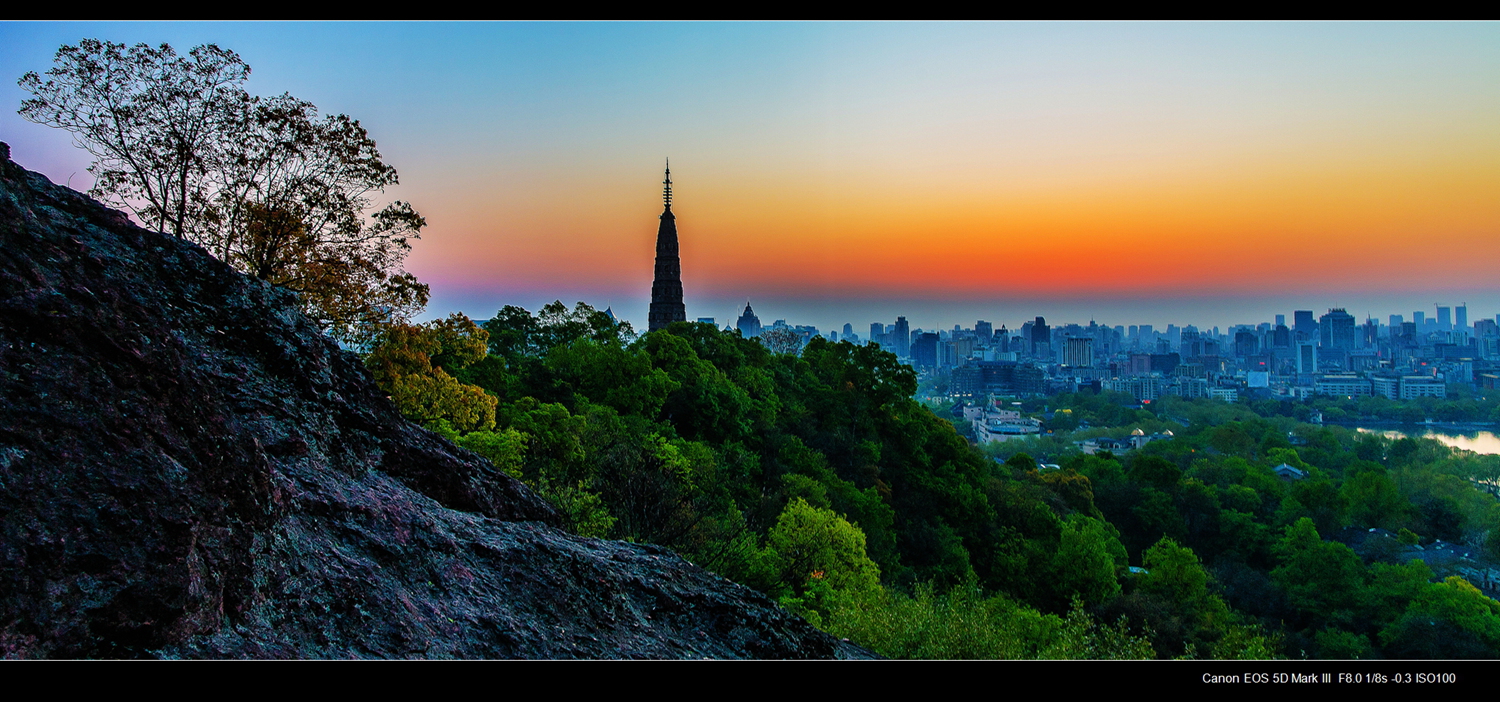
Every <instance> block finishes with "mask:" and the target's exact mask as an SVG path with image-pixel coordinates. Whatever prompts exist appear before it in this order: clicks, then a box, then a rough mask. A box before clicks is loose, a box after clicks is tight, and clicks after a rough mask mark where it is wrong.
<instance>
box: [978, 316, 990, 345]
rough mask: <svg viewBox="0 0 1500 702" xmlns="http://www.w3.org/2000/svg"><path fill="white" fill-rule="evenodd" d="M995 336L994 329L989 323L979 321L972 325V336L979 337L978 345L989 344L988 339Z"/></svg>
mask: <svg viewBox="0 0 1500 702" xmlns="http://www.w3.org/2000/svg"><path fill="white" fill-rule="evenodd" d="M994 335H995V327H994V326H993V325H991V324H990V323H989V322H986V321H984V320H982V319H981V320H979V321H977V322H975V323H974V336H977V337H979V341H980V343H983V344H989V343H990V337H992V336H994Z"/></svg>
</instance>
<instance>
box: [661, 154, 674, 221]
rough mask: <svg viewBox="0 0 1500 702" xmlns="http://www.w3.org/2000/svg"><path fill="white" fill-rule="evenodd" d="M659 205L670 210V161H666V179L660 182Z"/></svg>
mask: <svg viewBox="0 0 1500 702" xmlns="http://www.w3.org/2000/svg"><path fill="white" fill-rule="evenodd" d="M661 185H662V190H661V203H662V204H663V205H666V206H667V209H672V159H670V158H669V159H667V179H666V180H663V181H662V182H661Z"/></svg>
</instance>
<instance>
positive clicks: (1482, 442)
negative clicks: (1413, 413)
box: [1355, 427, 1500, 454]
mask: <svg viewBox="0 0 1500 702" xmlns="http://www.w3.org/2000/svg"><path fill="white" fill-rule="evenodd" d="M1355 430H1356V431H1362V432H1365V433H1366V434H1380V435H1381V436H1385V437H1387V438H1391V439H1405V438H1427V439H1437V440H1438V441H1441V442H1443V444H1444V445H1447V446H1452V447H1453V448H1461V449H1465V450H1468V451H1473V452H1474V453H1489V454H1500V436H1496V435H1495V432H1492V431H1465V430H1461V429H1446V428H1439V429H1433V428H1431V427H1412V428H1411V429H1410V430H1408V431H1402V430H1394V429H1387V428H1384V427H1379V428H1375V427H1355Z"/></svg>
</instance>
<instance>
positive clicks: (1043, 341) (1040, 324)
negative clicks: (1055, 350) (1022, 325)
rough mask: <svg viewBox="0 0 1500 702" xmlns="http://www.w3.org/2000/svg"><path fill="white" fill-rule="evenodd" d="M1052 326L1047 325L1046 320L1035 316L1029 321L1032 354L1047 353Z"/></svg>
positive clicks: (1049, 346)
mask: <svg viewBox="0 0 1500 702" xmlns="http://www.w3.org/2000/svg"><path fill="white" fill-rule="evenodd" d="M1051 342H1052V328H1051V327H1048V326H1047V320H1046V319H1043V318H1042V317H1037V318H1036V321H1034V322H1032V323H1031V353H1032V354H1033V355H1035V354H1038V353H1041V354H1045V353H1047V352H1048V351H1049V350H1050V349H1051V348H1052V345H1051Z"/></svg>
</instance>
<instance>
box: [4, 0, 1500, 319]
mask: <svg viewBox="0 0 1500 702" xmlns="http://www.w3.org/2000/svg"><path fill="white" fill-rule="evenodd" d="M84 37H96V38H100V39H104V40H108V41H117V42H126V43H135V42H142V41H144V42H148V43H153V44H156V43H162V42H167V43H171V44H172V45H173V46H174V47H175V48H177V49H178V50H179V51H186V50H188V49H190V48H192V47H193V46H195V45H197V44H200V43H207V42H215V43H218V44H219V45H221V46H223V47H225V48H228V49H232V50H234V51H237V52H239V53H240V55H241V56H242V57H244V59H245V60H246V62H247V63H249V64H250V65H251V67H252V68H253V69H254V73H253V74H252V77H251V81H250V84H249V87H250V89H251V91H252V92H254V93H257V94H261V95H276V94H280V93H282V92H289V93H291V94H293V95H295V96H297V97H299V98H302V99H306V100H310V101H312V102H313V103H315V104H317V105H318V106H319V107H320V108H321V109H322V110H323V111H324V112H342V113H347V114H349V115H351V116H353V117H355V118H357V119H359V120H361V123H362V124H363V125H365V126H366V127H367V128H369V129H370V132H371V134H372V136H374V137H375V138H376V140H377V141H378V142H379V144H380V148H381V151H382V153H383V154H384V155H385V157H386V160H387V161H388V162H389V163H391V164H392V165H394V166H395V167H396V168H397V169H398V170H399V171H400V174H401V179H402V185H400V186H398V187H397V188H395V189H393V190H392V191H390V192H389V193H388V196H389V197H390V198H400V199H404V200H409V201H411V202H412V203H413V204H414V206H415V207H416V208H417V210H418V211H420V212H421V213H422V214H423V215H424V216H426V217H427V219H428V221H429V227H428V229H427V230H426V231H425V232H424V234H423V239H422V240H421V241H420V242H417V243H416V247H415V248H414V250H413V252H412V254H411V257H410V258H409V259H408V268H409V270H411V271H412V272H413V273H415V274H417V275H418V277H420V278H421V279H422V280H424V281H426V282H428V283H429V284H431V285H432V290H433V300H432V304H431V305H430V306H429V308H428V311H427V314H426V315H425V316H424V318H432V317H439V316H445V315H446V314H447V313H449V312H452V311H463V312H465V313H467V314H469V315H470V316H473V317H476V318H485V317H488V316H490V315H492V314H494V312H495V311H496V310H498V309H499V307H500V306H502V305H505V304H516V305H520V306H524V307H527V308H529V309H536V308H537V307H539V306H540V305H541V304H544V303H545V302H550V301H551V300H553V299H560V300H562V301H563V302H565V303H567V304H570V305H571V304H572V303H573V302H576V301H579V300H582V301H587V302H589V303H590V304H593V305H596V306H598V307H600V308H601V309H602V308H604V307H611V308H612V309H613V310H614V311H615V312H616V313H617V314H619V315H620V316H621V317H622V318H624V319H628V320H630V321H632V323H633V324H634V325H635V326H636V328H637V329H640V330H644V329H645V328H646V326H647V325H646V316H647V315H646V308H647V306H648V304H649V302H650V289H651V270H652V266H651V259H652V255H653V245H652V242H653V239H654V234H655V231H656V228H657V224H658V220H657V215H658V214H659V210H658V209H656V208H657V207H658V205H657V203H656V198H658V197H660V190H659V188H660V186H659V184H658V183H659V179H660V175H659V173H660V170H659V169H660V168H661V159H662V158H663V157H666V156H671V157H672V158H673V160H674V162H675V164H676V165H677V172H676V173H674V180H675V181H676V185H675V189H676V191H677V197H678V200H677V207H676V208H675V209H677V211H678V215H679V217H680V221H681V224H680V235H681V258H682V284H683V287H684V293H685V302H686V310H687V317H688V318H689V319H696V318H698V317H714V318H715V319H716V321H717V322H718V323H719V325H720V326H721V327H722V326H725V325H726V324H729V323H732V321H733V319H734V315H737V314H738V312H739V309H740V308H742V307H743V304H744V302H745V300H747V299H748V300H749V301H751V302H752V303H753V304H755V305H756V310H757V312H758V313H759V314H760V315H761V318H762V319H763V320H764V321H765V322H766V323H770V322H771V321H772V320H774V319H778V318H784V319H786V320H787V321H788V322H789V323H792V324H809V325H812V326H817V327H818V328H820V329H823V330H825V331H826V330H837V329H840V328H841V327H842V325H843V324H844V323H851V324H853V326H854V328H855V329H856V330H859V329H862V328H864V327H866V326H868V324H869V323H870V322H873V321H882V322H885V323H887V324H889V323H893V322H894V320H895V318H896V317H897V316H905V317H906V318H907V319H908V320H910V322H911V324H912V326H913V328H917V327H920V328H924V329H941V328H951V327H952V326H953V325H954V324H961V325H963V326H965V327H967V326H972V325H973V323H974V322H975V320H978V319H984V320H988V321H991V322H992V323H994V324H995V325H996V326H997V327H998V325H1000V324H1002V323H1004V324H1007V325H1011V326H1013V327H1014V326H1017V325H1019V324H1020V323H1021V322H1024V321H1025V320H1028V319H1031V318H1033V317H1035V316H1038V315H1041V316H1045V317H1046V318H1047V319H1048V320H1049V321H1055V322H1057V323H1069V322H1073V323H1080V324H1087V322H1088V321H1089V319H1091V318H1092V319H1096V320H1098V321H1099V322H1100V323H1107V324H1109V325H1111V326H1114V325H1133V324H1153V325H1157V326H1158V328H1163V327H1164V326H1165V325H1166V324H1168V323H1174V324H1178V325H1179V326H1182V325H1186V324H1195V325H1197V326H1199V327H1205V328H1207V327H1212V326H1220V327H1221V328H1227V327H1228V326H1229V325H1232V324H1240V323H1258V322H1262V321H1269V320H1270V319H1272V318H1273V317H1274V315H1275V314H1286V315H1290V313H1291V312H1292V311H1293V310H1297V309H1310V310H1313V311H1315V313H1317V314H1322V313H1323V312H1325V311H1326V310H1328V309H1330V308H1334V307H1342V308H1346V309H1348V310H1349V312H1350V313H1351V314H1353V315H1354V316H1355V317H1356V318H1358V319H1360V320H1361V321H1362V320H1363V319H1364V318H1365V316H1366V315H1367V314H1369V315H1374V316H1376V317H1377V318H1378V319H1380V320H1382V322H1383V321H1384V320H1385V318H1386V317H1387V316H1388V315H1390V314H1402V315H1408V316H1409V315H1410V314H1411V313H1412V312H1413V311H1415V310H1423V311H1426V312H1427V314H1429V315H1430V314H1433V311H1434V306H1435V304H1443V305H1448V306H1457V305H1459V304H1462V303H1465V302H1467V303H1468V307H1469V310H1470V313H1471V314H1470V316H1471V319H1479V318H1484V317H1493V315H1494V314H1495V313H1496V312H1497V311H1500V286H1497V285H1496V283H1495V282H1494V277H1493V275H1492V273H1491V269H1492V268H1493V261H1495V260H1497V257H1500V237H1496V236H1495V234H1496V233H1497V231H1500V198H1496V197H1494V194H1495V192H1496V186H1497V184H1500V158H1496V157H1497V156H1500V134H1497V133H1496V131H1495V130H1494V129H1493V128H1492V125H1493V124H1495V123H1496V120H1497V118H1500V89H1497V88H1496V86H1500V81H1496V78H1500V41H1497V39H1500V25H1494V24H1436V23H1429V24H1331V23H1330V24H1290V25H1288V24H1110V23H1100V24H1086V25H1071V24H1069V25H1064V24H1042V23H1036V24H985V23H968V24H942V23H935V24H843V23H815V24H774V25H773V24H753V23H743V24H656V23H642V24H608V23H605V24H529V23H514V24H510V23H507V24H405V23H375V24H293V23H236V24H213V23H180V24H179V23H130V24H111V23H95V24H59V23H3V24H0V72H3V77H5V78H6V79H7V80H5V81H0V100H3V101H4V102H5V103H7V104H9V105H11V107H9V108H7V109H6V110H3V111H0V140H4V141H6V142H8V143H10V144H11V146H12V150H13V153H14V157H15V158H16V160H17V161H18V162H20V163H22V164H23V165H25V166H27V167H28V168H31V169H34V170H39V171H41V172H43V173H45V174H47V175H48V176H49V177H51V178H52V179H53V180H54V181H56V182H60V183H62V182H70V183H71V184H72V185H73V186H74V187H78V188H80V189H86V186H87V174H86V173H85V172H84V171H85V169H86V168H87V165H88V163H89V158H88V155H87V154H86V153H85V152H83V151H81V150H79V149H76V148H74V147H73V146H72V145H71V140H70V138H69V136H68V135H67V134H66V133H63V132H60V131H59V130H52V129H49V128H46V127H43V126H41V125H35V124H31V123H28V122H25V121H24V120H22V119H21V118H20V117H19V116H17V115H16V114H15V111H14V109H15V107H16V106H18V104H19V102H20V100H21V99H22V98H23V97H25V94H24V92H23V91H21V90H20V89H19V88H18V87H17V86H16V85H15V80H16V79H17V78H19V77H20V75H21V74H23V73H24V72H26V71H38V72H44V71H45V70H47V69H48V68H49V67H50V66H51V61H52V56H53V54H54V53H55V52H56V50H57V48H58V47H59V46H61V45H63V44H65V43H67V44H71V43H76V42H77V41H78V40H79V39H81V38H84Z"/></svg>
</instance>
